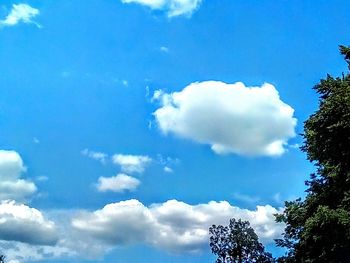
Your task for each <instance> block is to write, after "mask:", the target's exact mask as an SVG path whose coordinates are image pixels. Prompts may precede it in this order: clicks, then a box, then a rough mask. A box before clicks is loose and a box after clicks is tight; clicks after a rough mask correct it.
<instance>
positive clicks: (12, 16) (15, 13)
mask: <svg viewBox="0 0 350 263" xmlns="http://www.w3.org/2000/svg"><path fill="white" fill-rule="evenodd" d="M39 13H40V12H39V10H38V9H36V8H33V7H31V6H29V5H27V4H18V5H16V4H14V5H12V9H11V11H10V13H9V14H8V16H7V17H6V18H5V19H4V20H0V26H14V25H17V24H18V23H20V22H22V23H25V24H30V23H31V24H35V25H36V26H37V27H40V25H39V24H37V23H36V22H34V21H33V20H32V19H33V18H34V17H35V16H37V15H39Z"/></svg>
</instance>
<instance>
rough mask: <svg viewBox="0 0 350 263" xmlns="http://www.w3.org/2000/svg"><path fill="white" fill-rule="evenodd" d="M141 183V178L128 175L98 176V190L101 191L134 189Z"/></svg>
mask: <svg viewBox="0 0 350 263" xmlns="http://www.w3.org/2000/svg"><path fill="white" fill-rule="evenodd" d="M140 184H141V182H140V180H138V179H136V178H134V177H132V176H129V175H126V174H118V175H116V176H112V177H100V178H98V183H97V190H98V191H100V192H108V191H112V192H125V191H133V190H135V189H136V188H137V187H138V186H139V185H140Z"/></svg>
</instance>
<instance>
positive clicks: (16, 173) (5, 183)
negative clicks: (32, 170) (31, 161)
mask: <svg viewBox="0 0 350 263" xmlns="http://www.w3.org/2000/svg"><path fill="white" fill-rule="evenodd" d="M25 171H26V167H25V166H24V164H23V161H22V158H21V156H20V155H19V154H18V153H17V152H15V151H4V150H0V200H5V199H14V200H19V201H21V200H24V199H26V198H28V197H30V196H31V195H32V194H34V193H35V192H36V191H37V188H36V186H35V184H34V183H32V182H30V181H27V180H24V179H20V176H21V173H23V172H25Z"/></svg>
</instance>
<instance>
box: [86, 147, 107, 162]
mask: <svg viewBox="0 0 350 263" xmlns="http://www.w3.org/2000/svg"><path fill="white" fill-rule="evenodd" d="M81 154H82V155H84V156H87V157H89V158H91V159H94V160H96V161H99V162H101V163H102V164H105V163H106V162H107V158H108V155H107V154H105V153H103V152H95V151H91V150H89V149H84V150H82V151H81Z"/></svg>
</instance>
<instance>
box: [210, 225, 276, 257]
mask: <svg viewBox="0 0 350 263" xmlns="http://www.w3.org/2000/svg"><path fill="white" fill-rule="evenodd" d="M209 233H210V248H211V251H212V253H213V254H215V255H217V257H218V258H217V260H216V263H233V262H238V263H254V262H260V263H270V262H274V260H273V258H272V256H271V254H270V253H267V252H265V251H264V246H263V245H262V244H261V243H259V241H258V236H257V235H256V234H255V232H254V229H253V228H252V227H250V224H249V222H248V221H242V220H241V219H239V220H238V221H237V220H235V219H231V220H230V224H229V226H221V225H218V226H216V225H213V226H212V227H210V228H209Z"/></svg>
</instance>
